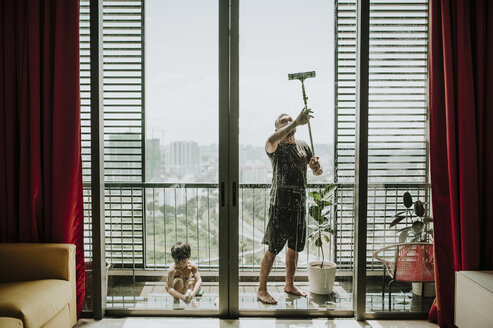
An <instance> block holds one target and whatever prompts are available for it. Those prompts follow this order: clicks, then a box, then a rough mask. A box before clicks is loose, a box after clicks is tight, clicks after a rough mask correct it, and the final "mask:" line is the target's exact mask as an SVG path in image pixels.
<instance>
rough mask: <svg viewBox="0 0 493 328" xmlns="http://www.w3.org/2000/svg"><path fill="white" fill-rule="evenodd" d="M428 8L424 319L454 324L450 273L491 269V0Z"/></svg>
mask: <svg viewBox="0 0 493 328" xmlns="http://www.w3.org/2000/svg"><path fill="white" fill-rule="evenodd" d="M429 10H430V13H429V17H430V21H429V105H430V111H429V112H430V165H431V166H430V167H431V187H432V202H433V217H434V234H435V238H434V242H435V261H436V263H435V274H436V288H437V299H436V301H435V303H434V305H433V307H432V309H431V311H430V314H429V319H430V320H432V321H438V324H439V325H440V327H454V287H455V271H460V270H491V269H493V238H491V236H492V235H493V212H492V211H491V210H490V211H488V209H487V206H488V200H491V199H493V198H492V197H493V152H492V150H493V131H492V127H493V112H492V110H493V60H492V58H493V43H492V42H491V40H493V3H492V2H490V1H488V0H473V1H467V0H441V1H440V0H430V1H429ZM488 109H489V110H488Z"/></svg>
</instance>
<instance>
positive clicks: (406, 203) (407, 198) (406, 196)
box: [402, 191, 413, 208]
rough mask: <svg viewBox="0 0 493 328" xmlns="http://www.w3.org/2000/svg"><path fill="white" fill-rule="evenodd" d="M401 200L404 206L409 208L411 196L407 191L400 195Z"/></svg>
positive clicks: (411, 200)
mask: <svg viewBox="0 0 493 328" xmlns="http://www.w3.org/2000/svg"><path fill="white" fill-rule="evenodd" d="M402 201H403V202H404V206H406V207H407V208H411V206H413V197H412V196H411V194H410V193H409V192H407V191H406V192H405V193H404V195H402Z"/></svg>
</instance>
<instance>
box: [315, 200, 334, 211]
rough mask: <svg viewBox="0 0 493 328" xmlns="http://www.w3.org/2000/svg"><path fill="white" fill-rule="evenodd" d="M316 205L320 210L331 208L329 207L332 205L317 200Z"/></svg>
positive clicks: (325, 201)
mask: <svg viewBox="0 0 493 328" xmlns="http://www.w3.org/2000/svg"><path fill="white" fill-rule="evenodd" d="M317 205H318V206H319V207H320V208H322V209H324V208H326V207H327V206H331V205H332V203H331V202H329V201H327V200H319V201H317Z"/></svg>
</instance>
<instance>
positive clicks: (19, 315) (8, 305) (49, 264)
mask: <svg viewBox="0 0 493 328" xmlns="http://www.w3.org/2000/svg"><path fill="white" fill-rule="evenodd" d="M0 266H1V270H0V328H3V327H24V328H31V327H45V328H51V327H65V328H66V327H73V326H74V325H75V324H76V323H77V302H76V282H75V280H76V277H75V245H71V244H0Z"/></svg>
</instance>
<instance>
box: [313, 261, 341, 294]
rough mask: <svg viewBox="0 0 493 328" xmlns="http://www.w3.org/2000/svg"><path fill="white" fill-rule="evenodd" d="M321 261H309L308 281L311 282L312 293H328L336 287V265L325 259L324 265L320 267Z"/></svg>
mask: <svg viewBox="0 0 493 328" xmlns="http://www.w3.org/2000/svg"><path fill="white" fill-rule="evenodd" d="M320 264H321V261H315V262H310V263H308V281H309V282H310V293H314V294H319V295H326V294H330V293H331V292H332V290H333V289H334V280H335V278H336V265H335V264H334V263H332V262H328V261H324V267H323V268H321V267H320Z"/></svg>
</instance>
